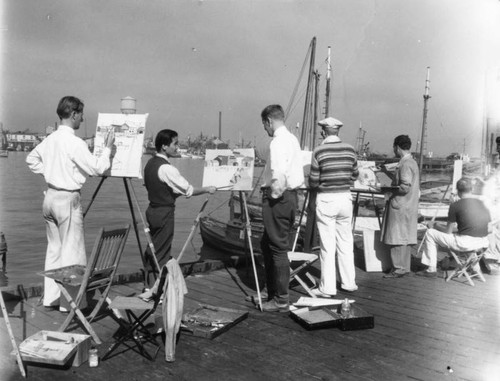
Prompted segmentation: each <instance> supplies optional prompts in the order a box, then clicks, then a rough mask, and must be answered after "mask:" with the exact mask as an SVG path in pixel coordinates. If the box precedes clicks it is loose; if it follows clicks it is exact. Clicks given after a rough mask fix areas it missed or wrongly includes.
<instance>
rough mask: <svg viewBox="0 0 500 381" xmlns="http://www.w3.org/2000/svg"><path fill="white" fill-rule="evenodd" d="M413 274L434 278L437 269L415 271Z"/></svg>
mask: <svg viewBox="0 0 500 381" xmlns="http://www.w3.org/2000/svg"><path fill="white" fill-rule="evenodd" d="M415 275H417V276H423V277H426V278H436V277H437V271H427V270H423V271H417V272H416V273H415Z"/></svg>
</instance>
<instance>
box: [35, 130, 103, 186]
mask: <svg viewBox="0 0 500 381" xmlns="http://www.w3.org/2000/svg"><path fill="white" fill-rule="evenodd" d="M110 154H111V150H110V149H109V148H105V149H104V150H103V152H102V155H101V156H100V157H96V156H94V155H93V154H92V153H91V152H90V151H89V148H88V146H87V143H85V142H84V141H83V139H81V138H79V137H78V136H76V135H75V130H73V128H71V127H69V126H65V125H60V126H59V127H58V128H57V130H56V131H55V132H53V133H52V134H50V135H49V136H48V137H47V138H45V140H43V141H42V142H41V143H40V144H38V145H37V146H36V147H35V148H34V149H33V150H32V151H31V152H30V153H29V155H28V157H27V158H26V163H27V164H28V167H29V169H30V170H31V171H32V172H33V173H37V174H40V175H43V177H44V178H45V181H46V182H47V184H48V185H49V186H51V187H54V188H56V189H65V190H79V189H81V187H82V185H83V184H84V183H85V180H86V175H91V176H97V175H102V174H103V173H104V172H105V171H106V170H107V169H108V168H109V167H110V166H111V162H110V159H109V156H110Z"/></svg>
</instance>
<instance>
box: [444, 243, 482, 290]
mask: <svg viewBox="0 0 500 381" xmlns="http://www.w3.org/2000/svg"><path fill="white" fill-rule="evenodd" d="M486 249H487V248H481V249H479V250H473V251H467V252H453V251H450V253H451V255H452V256H453V259H455V261H456V262H457V267H456V268H455V269H454V270H453V271H451V272H450V274H448V276H447V277H446V281H447V282H448V281H449V280H451V279H453V278H457V279H458V278H461V277H462V276H464V277H465V278H466V279H467V281H468V282H469V284H470V285H471V286H474V282H473V281H472V278H474V277H478V278H479V279H480V280H481V281H482V282H486V279H484V276H483V273H482V272H481V266H480V265H479V261H480V260H481V258H482V257H483V255H484V252H485V251H486Z"/></svg>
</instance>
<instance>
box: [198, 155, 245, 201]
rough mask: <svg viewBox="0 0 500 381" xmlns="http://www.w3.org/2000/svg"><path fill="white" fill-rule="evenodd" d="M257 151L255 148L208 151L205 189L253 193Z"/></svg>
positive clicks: (204, 176) (204, 181) (204, 169)
mask: <svg viewBox="0 0 500 381" xmlns="http://www.w3.org/2000/svg"><path fill="white" fill-rule="evenodd" d="M254 164H255V151H254V149H253V148H235V149H219V150H218V149H214V150H206V152H205V166H204V168H203V184H202V186H203V187H207V186H214V187H216V188H217V189H220V190H232V191H251V190H252V182H253V171H254Z"/></svg>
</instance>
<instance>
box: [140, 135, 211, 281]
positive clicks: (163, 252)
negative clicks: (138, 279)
mask: <svg viewBox="0 0 500 381" xmlns="http://www.w3.org/2000/svg"><path fill="white" fill-rule="evenodd" d="M178 145H179V138H178V135H177V132H176V131H172V130H161V131H160V132H158V134H157V135H156V138H155V148H156V155H155V156H153V157H152V158H151V159H149V161H148V162H147V164H146V166H145V167H144V184H145V185H146V189H147V191H148V199H149V206H148V209H147V210H146V219H147V221H148V225H149V229H150V231H151V239H152V241H153V246H154V248H155V253H156V258H157V261H158V264H159V265H160V269H161V268H162V266H163V265H164V264H165V263H166V262H167V261H168V259H169V257H170V249H171V247H172V241H173V238H174V223H175V216H174V213H175V200H176V199H177V197H179V196H181V195H184V196H186V197H191V196H197V195H200V194H204V193H210V194H213V193H214V192H215V190H216V188H215V187H214V186H209V187H201V188H194V187H193V186H192V185H191V184H190V183H189V182H188V181H187V180H186V179H185V178H184V177H183V176H182V175H181V173H180V172H179V170H178V169H177V168H175V167H174V166H173V165H172V164H171V163H170V161H169V159H168V158H169V157H170V156H178V155H177V150H178V148H179V146H178ZM151 255H152V254H151V251H150V249H149V248H148V249H147V250H146V258H147V260H148V263H149V266H150V268H148V269H145V270H146V272H147V273H148V274H149V273H150V272H151V270H153V271H155V266H154V265H153V263H154V262H153V261H152V257H151Z"/></svg>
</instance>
